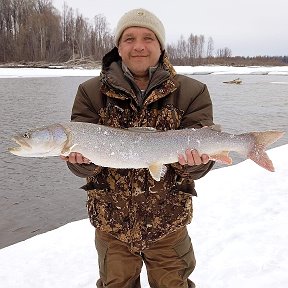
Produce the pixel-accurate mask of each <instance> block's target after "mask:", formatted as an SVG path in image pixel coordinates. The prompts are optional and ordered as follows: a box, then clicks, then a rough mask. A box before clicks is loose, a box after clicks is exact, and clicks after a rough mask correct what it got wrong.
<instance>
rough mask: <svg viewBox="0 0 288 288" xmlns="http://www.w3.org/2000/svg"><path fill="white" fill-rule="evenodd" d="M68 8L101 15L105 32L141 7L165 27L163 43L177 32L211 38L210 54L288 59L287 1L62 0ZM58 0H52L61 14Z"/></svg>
mask: <svg viewBox="0 0 288 288" xmlns="http://www.w3.org/2000/svg"><path fill="white" fill-rule="evenodd" d="M65 2H66V3H67V4H68V6H69V7H72V8H73V9H74V10H75V11H76V9H78V12H79V13H81V14H83V16H84V17H86V18H88V19H91V20H92V19H93V17H94V16H95V15H97V14H103V15H104V16H105V17H106V19H107V21H108V23H110V28H111V32H113V30H114V29H115V27H116V25H117V21H118V19H119V18H120V17H121V16H122V15H123V14H124V13H125V12H126V11H128V10H131V9H135V8H140V7H141V8H145V9H147V10H150V11H152V12H153V13H154V14H156V15H157V16H158V17H159V18H160V19H161V21H162V22H163V24H164V26H165V28H166V39H167V42H168V43H172V42H177V40H178V39H179V38H180V35H181V34H182V35H183V36H184V37H185V38H186V39H187V37H188V36H189V35H190V34H191V33H192V34H194V35H201V34H202V35H204V36H205V39H206V40H208V38H209V37H210V36H211V37H212V38H213V40H214V48H215V50H217V49H219V48H224V47H228V48H229V49H231V50H232V55H233V56H237V55H240V56H257V55H269V56H274V55H276V56H284V55H288V33H287V27H288V16H287V13H288V0H273V1H263V0H237V1H236V0H217V1H215V0H201V1H192V0H178V1H168V0H122V1H118V0H103V1H97V0H66V1H65ZM63 3H64V0H53V4H54V6H55V7H56V8H57V9H58V10H59V11H62V7H63Z"/></svg>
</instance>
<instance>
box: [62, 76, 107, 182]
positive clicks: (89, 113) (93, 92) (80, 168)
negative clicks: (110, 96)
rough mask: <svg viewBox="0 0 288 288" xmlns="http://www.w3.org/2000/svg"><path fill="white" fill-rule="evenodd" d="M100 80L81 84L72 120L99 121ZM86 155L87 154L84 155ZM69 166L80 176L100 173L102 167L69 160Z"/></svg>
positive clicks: (94, 79)
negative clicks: (73, 162) (74, 162)
mask: <svg viewBox="0 0 288 288" xmlns="http://www.w3.org/2000/svg"><path fill="white" fill-rule="evenodd" d="M100 98H101V94H100V80H99V77H95V78H92V79H90V80H88V81H86V82H84V83H82V84H80V85H79V87H78V90H77V94H76V97H75V100H74V104H73V108H72V114H71V121H75V122H88V123H95V124H97V123H98V120H99V114H98V111H99V109H100V108H101V99H100ZM84 156H85V155H84ZM67 166H68V168H69V169H70V170H71V172H72V173H73V174H75V175H76V176H78V177H82V178H86V177H89V176H94V175H96V174H98V173H99V172H100V171H101V169H102V167H101V166H97V165H95V164H93V163H91V164H72V163H70V162H67Z"/></svg>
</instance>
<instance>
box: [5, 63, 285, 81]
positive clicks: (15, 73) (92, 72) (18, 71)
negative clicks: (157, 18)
mask: <svg viewBox="0 0 288 288" xmlns="http://www.w3.org/2000/svg"><path fill="white" fill-rule="evenodd" d="M175 69H176V71H177V72H178V73H182V74H190V75H191V74H196V75H199V74H201V75H207V74H215V75H216V74H227V75H236V74H237V75H238V74H242V75H244V74H246V75H247V74H252V75H288V66H269V67H262V66H248V67H235V66H217V65H216V66H175ZM99 74H100V69H83V68H74V69H66V68H63V69H62V68H61V69H60V68H59V67H56V66H51V67H50V69H48V68H0V78H13V77H64V76H97V75H99Z"/></svg>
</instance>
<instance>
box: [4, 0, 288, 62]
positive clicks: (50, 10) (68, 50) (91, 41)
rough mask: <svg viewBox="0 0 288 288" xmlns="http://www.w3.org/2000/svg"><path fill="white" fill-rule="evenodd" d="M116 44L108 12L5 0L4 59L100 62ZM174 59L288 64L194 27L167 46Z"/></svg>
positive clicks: (41, 1) (39, 1)
mask: <svg viewBox="0 0 288 288" xmlns="http://www.w3.org/2000/svg"><path fill="white" fill-rule="evenodd" d="M113 46H114V43H113V33H112V32H111V30H110V26H109V23H108V22H107V19H106V17H105V16H104V15H102V14H97V15H95V16H94V18H93V19H92V20H91V19H87V18H85V17H84V16H83V15H82V14H79V13H78V11H74V10H73V9H72V8H71V7H69V6H68V5H67V4H66V3H64V5H63V9H62V11H58V10H57V9H56V8H55V7H54V6H53V1H52V0H0V64H1V65H3V64H10V65H12V63H19V64H23V65H36V66H37V65H40V66H41V65H42V66H43V65H46V64H47V63H54V64H62V63H70V64H72V65H77V64H81V65H82V64H83V65H85V64H86V65H88V66H89V65H92V66H93V65H99V63H100V62H101V59H102V57H103V56H104V55H105V53H107V52H108V51H109V50H110V49H112V48H113ZM166 50H167V52H168V55H169V58H170V60H171V62H172V64H174V65H211V64H217V65H237V66H245V65H287V64H288V56H273V57H272V56H257V57H240V56H237V57H233V56H232V51H231V49H229V48H228V47H223V48H220V49H216V50H215V48H214V40H213V38H212V37H209V38H208V39H206V38H205V36H204V35H194V34H193V33H191V34H190V35H189V37H188V38H187V39H186V38H184V36H183V35H180V36H179V40H178V41H177V42H176V43H168V44H167V48H166Z"/></svg>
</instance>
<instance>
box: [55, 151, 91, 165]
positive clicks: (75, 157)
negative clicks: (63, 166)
mask: <svg viewBox="0 0 288 288" xmlns="http://www.w3.org/2000/svg"><path fill="white" fill-rule="evenodd" d="M60 158H61V159H62V160H64V161H67V162H70V163H72V164H90V163H91V161H90V160H89V159H87V158H85V157H84V156H83V155H82V154H81V153H76V152H71V153H70V154H69V156H62V155H61V156H60Z"/></svg>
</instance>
